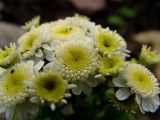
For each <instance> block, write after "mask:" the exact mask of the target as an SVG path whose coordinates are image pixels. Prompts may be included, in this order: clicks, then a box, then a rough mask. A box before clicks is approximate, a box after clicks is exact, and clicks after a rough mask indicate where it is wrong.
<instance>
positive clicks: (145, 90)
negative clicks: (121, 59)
mask: <svg viewBox="0 0 160 120" xmlns="http://www.w3.org/2000/svg"><path fill="white" fill-rule="evenodd" d="M123 76H124V78H125V79H126V80H127V85H128V86H130V87H131V89H132V91H133V92H135V93H138V94H139V95H140V96H142V97H144V98H145V97H154V96H156V95H157V94H158V93H159V87H158V85H159V84H158V80H157V79H156V78H155V76H154V75H153V74H152V73H151V72H150V71H149V70H148V69H147V68H145V67H143V66H142V65H139V64H129V65H128V67H127V68H126V71H125V74H124V75H123Z"/></svg>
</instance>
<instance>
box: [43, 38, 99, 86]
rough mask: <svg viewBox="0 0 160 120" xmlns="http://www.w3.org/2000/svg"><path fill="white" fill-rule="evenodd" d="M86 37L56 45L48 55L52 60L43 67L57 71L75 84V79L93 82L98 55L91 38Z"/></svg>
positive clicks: (97, 64)
mask: <svg viewBox="0 0 160 120" xmlns="http://www.w3.org/2000/svg"><path fill="white" fill-rule="evenodd" d="M87 39H88V38H85V37H80V38H77V39H74V40H69V41H66V42H64V43H63V44H60V45H58V46H57V47H56V48H55V53H53V54H52V55H51V57H50V60H52V62H51V63H49V64H48V65H47V66H46V67H45V69H51V71H55V72H58V73H59V74H60V75H62V76H63V77H64V78H65V79H66V80H68V81H69V82H74V84H76V85H77V83H78V82H77V81H81V82H86V83H91V82H93V83H95V78H94V76H95V75H96V72H95V71H96V70H97V69H98V66H99V55H98V54H97V52H96V50H95V49H94V47H93V43H92V40H87ZM91 76H93V77H91ZM92 78H94V79H92ZM90 79H92V80H90ZM77 86H78V85H77ZM93 86H95V85H93Z"/></svg>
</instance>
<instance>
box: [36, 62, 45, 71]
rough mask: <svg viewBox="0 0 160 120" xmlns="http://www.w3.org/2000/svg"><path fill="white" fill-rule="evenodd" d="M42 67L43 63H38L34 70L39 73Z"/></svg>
mask: <svg viewBox="0 0 160 120" xmlns="http://www.w3.org/2000/svg"><path fill="white" fill-rule="evenodd" d="M43 65H44V61H39V62H38V63H37V64H36V65H35V66H34V68H35V70H37V71H39V70H40V69H41V68H42V67H43Z"/></svg>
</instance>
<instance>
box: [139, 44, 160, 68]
mask: <svg viewBox="0 0 160 120" xmlns="http://www.w3.org/2000/svg"><path fill="white" fill-rule="evenodd" d="M139 62H140V63H141V64H143V65H145V66H150V65H155V64H157V63H160V56H159V55H158V54H156V52H155V51H151V48H150V47H148V48H147V46H146V45H144V46H143V47H142V50H141V53H140V56H139Z"/></svg>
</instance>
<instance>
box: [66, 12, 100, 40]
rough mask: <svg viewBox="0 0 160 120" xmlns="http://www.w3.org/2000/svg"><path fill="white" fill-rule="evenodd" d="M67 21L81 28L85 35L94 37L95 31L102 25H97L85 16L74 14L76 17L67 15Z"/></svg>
mask: <svg viewBox="0 0 160 120" xmlns="http://www.w3.org/2000/svg"><path fill="white" fill-rule="evenodd" d="M65 22H66V23H67V24H70V25H75V26H78V27H79V28H81V29H82V30H83V31H84V32H85V35H87V36H90V37H94V35H95V33H96V32H97V31H98V29H99V28H100V27H101V26H100V25H95V23H94V22H91V21H90V20H89V19H87V18H86V17H83V16H78V15H76V16H74V17H67V18H66V19H65Z"/></svg>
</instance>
